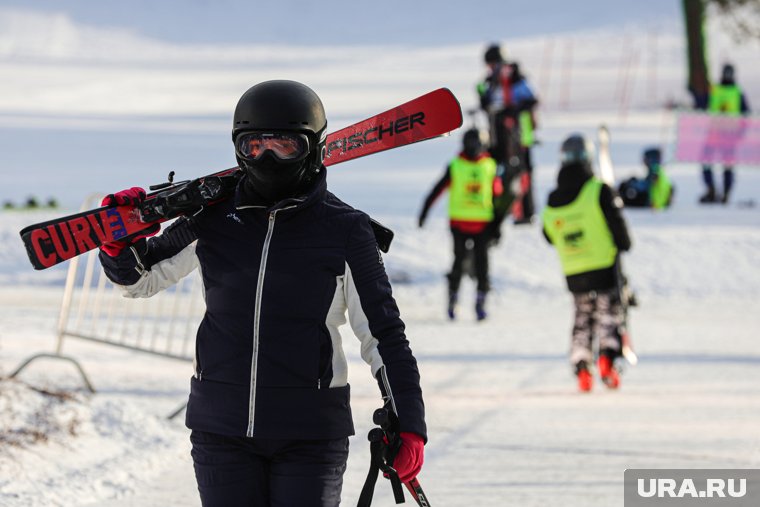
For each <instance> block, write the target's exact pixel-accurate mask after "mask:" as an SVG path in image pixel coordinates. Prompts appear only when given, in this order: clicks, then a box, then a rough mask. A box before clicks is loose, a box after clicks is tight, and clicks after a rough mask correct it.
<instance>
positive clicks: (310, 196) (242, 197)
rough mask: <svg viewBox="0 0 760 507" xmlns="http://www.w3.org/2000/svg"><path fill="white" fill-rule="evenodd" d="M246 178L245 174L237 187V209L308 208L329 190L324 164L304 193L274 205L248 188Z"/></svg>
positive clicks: (273, 209) (275, 209) (274, 209)
mask: <svg viewBox="0 0 760 507" xmlns="http://www.w3.org/2000/svg"><path fill="white" fill-rule="evenodd" d="M246 178H247V177H246V176H245V175H244V176H243V178H242V179H241V180H240V182H238V186H237V189H236V190H235V209H237V210H244V209H258V210H266V211H267V212H271V211H277V210H281V209H285V208H294V207H298V208H306V207H308V206H311V205H312V204H314V203H315V202H317V201H320V200H322V198H323V197H324V195H325V193H326V192H327V170H326V168H325V166H322V168H321V170H320V171H319V174H318V175H317V177H316V179H315V180H314V182H313V183H312V185H311V186H310V187H309V189H308V190H307V191H306V192H305V193H304V194H302V195H299V196H294V197H288V198H287V199H283V200H281V201H279V202H277V203H275V204H273V205H272V204H267V203H266V202H265V201H264V198H263V197H262V196H261V195H260V194H258V193H256V192H255V191H251V190H250V189H249V188H246V187H245V184H246Z"/></svg>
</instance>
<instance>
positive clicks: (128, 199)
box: [100, 187, 161, 257]
mask: <svg viewBox="0 0 760 507" xmlns="http://www.w3.org/2000/svg"><path fill="white" fill-rule="evenodd" d="M143 200H145V190H143V189H142V188H140V187H132V188H128V189H126V190H122V191H120V192H116V193H115V194H108V195H107V196H105V197H104V198H103V201H102V202H101V203H100V205H101V206H138V205H139V204H140V203H141V202H142V201H143ZM160 230H161V225H160V224H155V225H154V226H151V227H149V228H147V229H145V231H144V232H141V233H140V234H137V235H136V236H133V237H131V238H130V239H128V240H126V241H113V242H111V243H104V244H102V245H100V249H101V250H102V251H103V252H104V253H105V254H106V255H108V256H109V257H118V256H119V254H120V253H121V251H122V250H124V249H125V248H126V247H128V246H129V245H131V244H133V243H134V242H136V241H137V240H138V239H141V238H147V237H149V236H153V235H155V234H157V233H158V231H160Z"/></svg>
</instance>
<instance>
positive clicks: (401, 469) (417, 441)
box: [393, 431, 425, 482]
mask: <svg viewBox="0 0 760 507" xmlns="http://www.w3.org/2000/svg"><path fill="white" fill-rule="evenodd" d="M399 436H400V437H401V447H400V448H399V450H398V454H396V458H395V459H394V460H393V468H395V469H396V472H398V478H399V479H401V482H409V481H411V480H412V479H414V478H415V477H417V474H419V473H420V470H421V469H422V462H423V461H424V458H425V456H424V454H425V441H424V440H423V439H422V437H421V436H419V435H418V434H416V433H408V432H405V431H402V432H401V433H400V434H399Z"/></svg>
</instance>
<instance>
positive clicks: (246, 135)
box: [235, 132, 309, 162]
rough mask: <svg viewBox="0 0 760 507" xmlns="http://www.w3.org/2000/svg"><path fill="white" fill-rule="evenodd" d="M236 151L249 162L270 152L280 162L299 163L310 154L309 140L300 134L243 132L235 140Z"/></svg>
mask: <svg viewBox="0 0 760 507" xmlns="http://www.w3.org/2000/svg"><path fill="white" fill-rule="evenodd" d="M235 151H236V152H237V154H238V156H240V157H241V158H246V159H249V160H251V159H252V160H258V159H259V158H261V156H262V155H263V154H264V153H266V152H267V151H269V152H271V153H272V155H274V156H275V157H276V158H278V159H279V160H282V161H288V162H290V161H297V160H301V159H303V158H305V157H306V155H308V154H309V138H308V137H307V136H306V134H301V133H298V132H243V133H242V134H240V135H239V136H238V137H237V139H236V140H235Z"/></svg>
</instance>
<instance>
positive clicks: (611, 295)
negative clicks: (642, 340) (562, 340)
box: [542, 134, 631, 391]
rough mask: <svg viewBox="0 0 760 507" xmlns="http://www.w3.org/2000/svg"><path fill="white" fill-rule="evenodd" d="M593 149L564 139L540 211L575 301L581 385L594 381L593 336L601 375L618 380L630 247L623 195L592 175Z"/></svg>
mask: <svg viewBox="0 0 760 507" xmlns="http://www.w3.org/2000/svg"><path fill="white" fill-rule="evenodd" d="M592 154H593V146H592V145H591V144H590V143H589V142H588V141H587V140H586V139H584V138H583V136H581V135H577V134H576V135H571V136H570V137H568V138H567V139H566V140H565V141H564V142H563V143H562V148H561V167H560V170H559V174H558V176H557V188H556V189H555V190H554V191H552V192H551V193H550V194H549V200H548V204H547V206H546V208H544V211H543V214H542V220H543V226H544V228H543V231H544V235H545V237H546V239H547V240H548V241H549V242H550V243H551V244H552V245H553V246H554V247H555V248H556V249H557V252H558V254H559V258H560V263H561V265H562V270H563V272H564V274H565V276H566V280H567V287H568V289H569V290H570V292H571V293H572V295H573V300H574V303H575V323H574V326H573V331H572V345H571V350H570V362H571V363H572V365H573V367H574V368H575V374H576V376H577V378H578V388H579V389H580V390H581V391H590V390H591V388H592V384H593V378H592V375H591V366H592V364H593V363H594V353H593V348H592V343H593V339H594V336H596V337H597V339H598V340H599V359H598V367H599V374H600V376H601V379H602V381H603V382H604V384H605V385H606V386H607V387H609V388H612V389H615V388H617V387H618V386H619V385H620V376H619V373H618V371H617V370H616V369H615V359H617V358H618V357H619V356H620V355H621V352H622V343H621V341H622V335H623V333H624V331H625V330H624V329H623V326H624V316H623V308H622V306H621V300H620V288H619V287H620V286H619V284H620V278H619V276H620V275H619V269H618V267H619V266H618V255H619V253H620V252H625V251H628V250H629V249H630V248H631V238H630V235H629V233H628V227H627V226H626V223H625V220H624V219H623V214H622V208H623V203H622V200H621V199H620V197H618V196H617V194H615V192H614V190H612V188H610V187H609V186H608V185H606V184H604V183H602V181H601V180H599V179H597V178H596V177H594V175H593V171H592V167H591V163H592V162H591V161H592V158H593V155H592Z"/></svg>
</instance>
